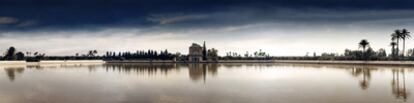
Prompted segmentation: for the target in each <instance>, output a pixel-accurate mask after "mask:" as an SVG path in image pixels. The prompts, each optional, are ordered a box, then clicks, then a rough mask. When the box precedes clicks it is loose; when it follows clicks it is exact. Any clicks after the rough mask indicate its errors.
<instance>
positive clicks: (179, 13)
mask: <svg viewBox="0 0 414 103" xmlns="http://www.w3.org/2000/svg"><path fill="white" fill-rule="evenodd" d="M411 4H414V1H412V0H1V1H0V24H1V25H2V26H1V25H0V30H3V31H10V30H36V29H45V28H47V29H85V28H88V29H90V28H101V27H153V26H162V27H172V28H178V27H218V26H226V25H243V24H250V23H262V22H295V23H301V22H304V23H308V22H311V21H317V22H322V23H337V22H353V21H370V20H383V19H406V18H412V17H414V15H413V11H412V10H414V6H412V5H411ZM1 17H2V18H1ZM5 17H6V18H5ZM2 22H3V23H2Z"/></svg>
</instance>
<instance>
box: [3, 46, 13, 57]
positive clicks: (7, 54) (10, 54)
mask: <svg viewBox="0 0 414 103" xmlns="http://www.w3.org/2000/svg"><path fill="white" fill-rule="evenodd" d="M15 52H16V48H14V47H10V48H9V49H8V50H7V52H6V55H5V56H4V58H5V59H6V60H16V54H15Z"/></svg>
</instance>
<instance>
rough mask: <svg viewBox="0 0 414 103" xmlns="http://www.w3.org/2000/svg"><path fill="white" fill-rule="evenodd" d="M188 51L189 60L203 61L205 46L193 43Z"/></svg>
mask: <svg viewBox="0 0 414 103" xmlns="http://www.w3.org/2000/svg"><path fill="white" fill-rule="evenodd" d="M189 50H190V51H189V52H188V60H189V61H190V62H200V61H203V47H201V46H200V45H198V44H196V43H193V44H192V45H191V46H190V48H189Z"/></svg>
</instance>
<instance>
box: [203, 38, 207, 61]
mask: <svg viewBox="0 0 414 103" xmlns="http://www.w3.org/2000/svg"><path fill="white" fill-rule="evenodd" d="M203 60H207V47H206V41H204V43H203Z"/></svg>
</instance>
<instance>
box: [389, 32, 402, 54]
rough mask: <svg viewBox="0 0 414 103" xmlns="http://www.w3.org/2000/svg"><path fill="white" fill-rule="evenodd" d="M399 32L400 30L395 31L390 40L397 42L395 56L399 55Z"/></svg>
mask: <svg viewBox="0 0 414 103" xmlns="http://www.w3.org/2000/svg"><path fill="white" fill-rule="evenodd" d="M401 34H402V33H401V31H400V30H398V29H397V30H395V31H394V33H392V34H391V40H392V41H397V48H396V49H395V51H396V55H398V54H399V52H400V39H401Z"/></svg>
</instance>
